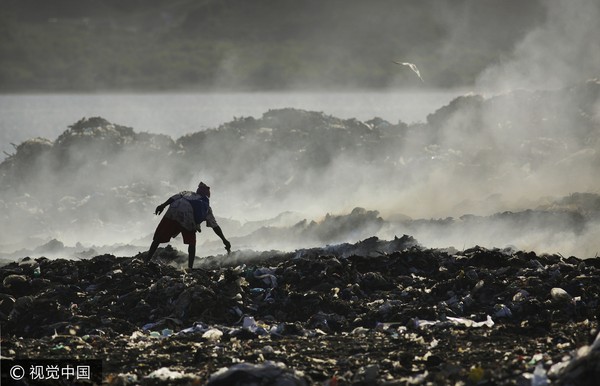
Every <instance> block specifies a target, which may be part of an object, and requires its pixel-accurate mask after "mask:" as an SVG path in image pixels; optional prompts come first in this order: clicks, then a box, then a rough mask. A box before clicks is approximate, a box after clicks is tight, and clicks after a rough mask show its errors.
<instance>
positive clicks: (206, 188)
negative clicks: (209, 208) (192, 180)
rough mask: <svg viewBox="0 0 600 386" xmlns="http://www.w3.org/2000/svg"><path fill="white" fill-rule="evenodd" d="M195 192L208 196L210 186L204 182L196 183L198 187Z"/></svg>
mask: <svg viewBox="0 0 600 386" xmlns="http://www.w3.org/2000/svg"><path fill="white" fill-rule="evenodd" d="M196 193H198V194H199V195H201V196H206V197H210V186H208V185H206V184H205V183H204V182H200V183H199V184H198V189H196Z"/></svg>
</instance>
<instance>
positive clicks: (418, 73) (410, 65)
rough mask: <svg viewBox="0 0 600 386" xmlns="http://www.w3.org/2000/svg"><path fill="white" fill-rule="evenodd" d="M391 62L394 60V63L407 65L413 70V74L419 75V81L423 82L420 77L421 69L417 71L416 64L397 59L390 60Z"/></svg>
mask: <svg viewBox="0 0 600 386" xmlns="http://www.w3.org/2000/svg"><path fill="white" fill-rule="evenodd" d="M392 62H394V63H396V64H399V65H401V66H408V67H410V69H411V70H413V71H414V73H415V74H417V76H418V77H419V79H421V82H423V83H424V82H425V81H424V80H423V78H421V71H419V69H418V68H417V66H416V65H414V64H413V63H408V62H397V61H395V60H392Z"/></svg>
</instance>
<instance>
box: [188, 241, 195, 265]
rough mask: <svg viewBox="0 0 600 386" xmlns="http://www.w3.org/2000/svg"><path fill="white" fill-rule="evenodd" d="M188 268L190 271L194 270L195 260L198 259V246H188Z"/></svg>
mask: <svg viewBox="0 0 600 386" xmlns="http://www.w3.org/2000/svg"><path fill="white" fill-rule="evenodd" d="M188 254H189V256H188V268H189V269H190V271H191V270H192V268H193V267H194V259H195V258H196V245H195V244H190V245H189V246H188Z"/></svg>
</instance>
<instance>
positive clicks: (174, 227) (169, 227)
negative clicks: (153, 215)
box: [154, 217, 196, 245]
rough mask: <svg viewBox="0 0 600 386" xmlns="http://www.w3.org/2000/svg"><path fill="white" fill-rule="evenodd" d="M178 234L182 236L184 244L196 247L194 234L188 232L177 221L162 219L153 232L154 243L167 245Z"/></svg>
mask: <svg viewBox="0 0 600 386" xmlns="http://www.w3.org/2000/svg"><path fill="white" fill-rule="evenodd" d="M179 233H181V236H183V243H184V244H191V245H196V232H192V231H188V230H187V229H185V228H184V227H182V226H181V225H180V224H179V223H178V222H177V221H175V220H172V219H170V218H165V217H163V218H162V220H160V223H158V226H157V227H156V230H155V231H154V241H158V242H159V243H168V242H169V241H170V240H171V239H172V238H173V237H176V236H177V235H178V234H179Z"/></svg>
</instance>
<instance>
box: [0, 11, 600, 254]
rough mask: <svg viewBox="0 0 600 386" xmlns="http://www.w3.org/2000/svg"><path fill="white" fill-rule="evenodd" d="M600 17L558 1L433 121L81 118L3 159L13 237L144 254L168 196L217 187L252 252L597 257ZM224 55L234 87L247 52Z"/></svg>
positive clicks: (236, 233)
mask: <svg viewBox="0 0 600 386" xmlns="http://www.w3.org/2000/svg"><path fill="white" fill-rule="evenodd" d="M598 16H600V5H599V4H597V3H595V2H593V1H591V0H576V1H573V2H569V3H565V2H560V1H550V2H548V3H547V14H546V19H545V21H544V23H542V24H541V25H539V26H536V27H535V29H534V30H532V31H531V32H529V33H528V34H526V35H525V37H524V39H523V40H522V41H520V42H519V43H518V44H516V45H515V49H514V51H513V53H512V55H511V56H510V57H509V58H507V59H506V60H504V61H503V62H501V63H497V64H495V65H493V66H492V67H489V68H487V69H486V70H485V71H483V72H482V74H481V76H480V77H479V82H478V85H477V89H478V90H482V92H481V94H483V95H478V94H469V95H464V96H462V97H460V98H457V99H455V100H453V101H452V102H451V103H449V104H448V105H447V106H444V107H443V108H441V109H439V110H437V111H433V112H432V113H431V114H430V115H429V116H428V117H427V119H426V121H425V122H420V123H411V124H406V123H403V122H398V123H390V122H387V121H385V120H383V119H379V118H375V117H374V118H373V119H370V120H365V121H359V120H356V119H340V118H337V117H332V116H328V115H325V114H322V113H318V112H311V111H301V110H294V109H280V110H271V111H267V112H265V113H264V115H263V116H262V117H260V118H252V117H242V118H237V119H234V120H233V121H231V122H226V123H223V124H222V125H221V126H219V127H217V128H215V129H210V130H205V131H201V132H194V133H191V134H188V135H185V136H182V137H180V138H176V139H172V138H170V137H168V136H166V135H158V134H149V133H145V132H139V131H137V130H143V129H144V128H135V130H134V129H133V128H129V127H125V126H120V125H119V124H118V122H113V123H110V122H107V121H105V120H103V119H101V118H92V119H88V120H81V121H79V122H77V123H76V124H74V125H73V126H72V127H71V128H70V129H69V130H67V131H65V133H63V134H62V135H61V136H59V137H58V138H57V139H56V140H54V141H49V140H43V139H35V140H30V141H27V142H25V143H23V144H21V145H20V146H19V148H17V152H16V154H15V155H13V156H11V157H9V158H8V159H6V160H5V161H4V162H3V163H2V164H1V165H0V178H1V185H2V188H1V189H2V196H1V199H0V207H1V208H2V209H3V211H2V216H3V218H2V224H3V225H2V229H0V234H1V235H2V238H1V239H0V245H1V246H2V250H3V251H4V252H14V251H17V250H18V249H19V248H23V252H20V253H32V249H31V246H32V245H33V246H37V245H40V244H44V243H47V242H48V240H49V239H51V238H56V239H58V240H60V241H61V242H63V243H65V244H66V245H68V246H73V247H72V248H73V250H72V251H71V252H73V253H75V254H77V253H79V254H80V255H82V254H85V253H89V252H86V249H89V248H95V249H96V251H101V250H103V249H102V246H103V245H104V244H107V245H111V246H115V245H119V244H131V245H132V248H133V250H135V248H138V250H139V249H140V248H141V249H142V250H143V248H144V247H145V246H147V245H149V243H150V237H151V234H152V231H153V230H154V227H155V226H156V224H157V222H158V219H157V218H156V217H155V216H154V215H153V211H154V208H155V206H156V205H158V204H159V203H161V202H163V201H164V200H166V198H168V197H169V196H170V195H172V194H174V193H176V192H178V191H181V190H188V189H190V190H191V189H193V188H194V187H195V186H196V185H197V183H198V182H199V181H201V180H202V181H204V182H206V183H207V184H208V185H210V186H211V187H212V193H213V197H212V201H211V204H212V206H213V209H214V211H215V214H216V215H217V217H218V219H219V221H220V224H221V226H222V228H223V230H224V231H225V234H226V236H227V237H228V238H229V239H231V241H232V243H233V244H234V248H239V249H253V250H267V249H269V248H277V249H286V250H289V249H294V248H303V247H310V246H314V245H323V244H330V243H343V242H356V241H357V240H360V239H364V238H368V237H371V236H379V237H382V238H387V239H391V238H393V237H394V236H396V235H398V236H399V235H401V234H410V235H412V236H414V237H415V238H416V239H417V240H418V241H419V242H421V243H422V244H423V245H425V246H431V247H450V246H452V247H454V248H457V249H461V248H468V247H471V246H473V245H475V244H479V245H483V246H486V247H505V246H511V247H514V248H519V249H526V250H527V249H532V250H535V251H537V252H548V253H563V254H574V255H577V256H579V257H583V258H585V257H589V256H593V255H594V254H595V253H597V252H598V251H600V244H599V242H598V241H597V237H595V236H594V235H595V234H597V231H598V229H599V225H600V198H599V197H600V196H598V193H599V190H600V186H598V184H599V183H598V179H597V178H596V177H597V176H596V174H597V170H598V167H599V166H600V157H599V151H600V141H599V140H600V83H599V82H598V81H592V80H590V81H587V79H588V78H593V77H595V76H597V75H598V74H597V71H598V68H597V63H600V58H599V57H598V55H600V49H599V48H600V47H598V45H599V44H600V43H598V39H596V38H595V37H596V36H600V34H599V32H600V31H599V29H600V27H599V26H597V25H596V24H597V23H596V20H597V19H598ZM453 36H454V38H453V39H454V40H452V39H451V40H449V42H452V41H458V40H459V39H458V37H460V36H461V33H460V31H458V32H457V34H456V35H453ZM448 47H450V46H448ZM450 52H451V50H448V51H446V54H448V55H449V53H450ZM226 60H227V61H231V62H228V63H225V65H224V70H223V72H222V74H223V75H222V77H223V81H227V74H228V70H227V68H229V67H231V66H234V65H235V60H236V58H235V57H231V58H227V59H226ZM228 66H229V67H228ZM424 67H425V68H426V66H424ZM424 76H425V75H424ZM202 239H204V240H205V241H206V242H205V243H204V244H203V245H202V246H201V248H199V254H201V255H202V254H208V253H220V252H221V251H222V246H220V245H219V240H218V238H217V237H216V236H214V235H213V234H212V232H210V231H207V230H206V229H205V230H203V233H202V236H201V240H202ZM77 243H81V244H80V245H79V246H77V245H78V244H77ZM56 245H57V243H56V242H55V243H52V244H51V245H50V246H54V247H56ZM59 246H60V245H59ZM28 247H29V249H27V248H28ZM59 249H60V248H59ZM113 250H114V249H113ZM33 252H35V251H33ZM46 252H47V251H43V250H42V251H40V252H39V253H46ZM17 254H18V253H17Z"/></svg>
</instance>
